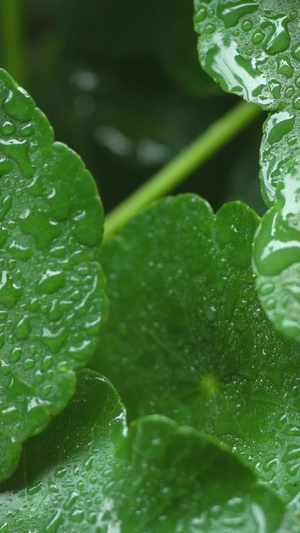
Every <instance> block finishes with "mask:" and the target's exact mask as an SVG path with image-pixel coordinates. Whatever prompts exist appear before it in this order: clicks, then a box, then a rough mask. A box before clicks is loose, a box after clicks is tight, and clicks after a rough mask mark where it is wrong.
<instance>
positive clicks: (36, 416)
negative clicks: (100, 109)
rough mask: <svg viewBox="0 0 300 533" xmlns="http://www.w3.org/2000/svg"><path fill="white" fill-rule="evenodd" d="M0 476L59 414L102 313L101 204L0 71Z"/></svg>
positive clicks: (84, 174)
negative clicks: (22, 445)
mask: <svg viewBox="0 0 300 533" xmlns="http://www.w3.org/2000/svg"><path fill="white" fill-rule="evenodd" d="M0 103H1V105H0V132H1V133H0V176H1V179H0V245H1V258H0V265H1V270H0V318H1V320H0V347H1V360H0V479H4V478H5V477H7V476H8V475H10V474H11V472H12V470H13V469H14V468H15V466H16V463H17V458H18V455H19V453H20V443H21V442H22V441H23V440H24V439H26V438H27V437H28V436H30V435H33V434H35V433H37V432H39V431H41V430H42V429H43V428H44V427H45V426H46V425H47V424H48V422H49V420H50V416H51V415H53V414H56V413H58V412H59V411H61V410H62V409H63V408H64V407H65V405H66V404H67V402H68V401H69V399H70V397H71V395H72V394H73V392H74V387H75V374H74V371H75V370H78V369H80V368H82V367H83V366H84V365H85V363H86V361H87V359H88V358H89V357H90V356H91V354H92V353H93V350H94V347H95V343H96V337H97V334H98V332H99V328H100V324H101V321H102V319H103V316H104V315H105V312H106V300H105V296H104V281H103V275H102V271H101V268H100V266H99V251H100V244H101V239H102V225H103V224H102V222H103V220H102V219H103V210H102V206H101V202H100V199H99V197H98V194H97V189H96V186H95V183H94V181H93V179H92V177H91V175H90V174H89V172H88V171H87V170H86V169H85V168H84V165H83V162H82V161H81V159H80V158H79V157H78V156H77V155H76V154H75V153H74V152H73V151H72V150H70V149H69V148H67V147H66V146H64V145H63V144H60V143H54V142H53V132H52V129H51V127H50V125H49V123H48V121H47V119H46V117H45V116H44V115H43V114H42V113H41V111H40V110H39V109H37V108H36V107H35V103H34V101H33V100H32V99H31V98H30V97H29V95H28V94H27V93H26V92H25V91H23V90H22V89H20V88H18V87H17V86H16V84H15V83H14V82H13V80H12V79H11V78H10V77H9V76H8V74H7V73H5V71H3V70H0Z"/></svg>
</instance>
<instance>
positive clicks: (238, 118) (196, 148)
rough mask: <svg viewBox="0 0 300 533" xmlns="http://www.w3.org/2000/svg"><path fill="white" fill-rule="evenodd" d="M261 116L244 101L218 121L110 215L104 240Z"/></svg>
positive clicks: (170, 189) (258, 109)
mask: <svg viewBox="0 0 300 533" xmlns="http://www.w3.org/2000/svg"><path fill="white" fill-rule="evenodd" d="M260 113H261V109H260V107H258V106H257V105H255V104H247V103H244V102H242V103H240V104H237V105H236V106H235V107H234V108H233V109H231V110H230V111H229V112H228V113H226V115H224V116H223V117H222V118H220V119H219V120H217V121H216V122H214V123H213V124H212V125H211V126H210V127H209V128H208V129H207V130H206V131H205V132H204V133H203V134H201V135H200V136H199V137H198V138H197V139H196V140H195V141H194V142H192V144H190V146H188V147H187V148H185V149H184V150H183V151H182V152H181V153H180V154H179V155H178V156H176V157H175V158H174V159H173V160H172V161H170V163H168V164H167V165H166V166H165V167H163V168H162V169H161V170H159V171H158V172H157V173H156V174H154V176H153V177H152V178H150V179H149V180H148V181H146V183H144V184H143V185H142V186H141V187H139V188H138V189H137V190H136V191H135V192H134V193H133V194H132V195H131V196H129V197H128V198H127V199H126V200H124V201H123V202H121V203H120V204H119V205H118V206H117V207H116V208H115V209H113V210H112V211H111V212H110V213H109V214H108V215H107V217H106V221H105V232H104V238H105V239H106V238H108V237H110V236H111V235H113V234H114V233H116V232H118V231H119V230H120V229H121V228H122V227H123V226H124V224H125V223H126V222H127V221H128V220H129V219H130V218H131V217H132V216H133V215H135V214H136V213H138V212H139V211H141V210H142V209H143V208H145V207H146V206H147V205H149V204H150V203H151V202H153V201H154V200H157V199H158V198H160V197H161V196H163V195H165V194H167V193H169V192H170V191H172V190H173V189H174V188H175V187H176V186H177V185H179V184H180V183H181V182H183V181H184V180H185V179H187V178H188V177H189V175H190V174H192V172H193V171H194V170H195V169H196V168H197V167H199V166H200V165H202V164H203V163H204V162H205V161H207V160H208V159H209V158H210V157H211V156H212V155H213V154H215V153H216V152H217V151H218V150H219V149H220V148H222V147H223V146H225V145H226V144H227V143H228V142H229V141H230V140H231V139H232V138H233V137H234V136H235V135H237V134H238V133H239V132H240V131H242V130H243V129H244V128H245V127H246V126H247V125H248V124H250V123H251V122H252V121H253V120H254V119H255V118H256V117H257V116H258V115H259V114H260Z"/></svg>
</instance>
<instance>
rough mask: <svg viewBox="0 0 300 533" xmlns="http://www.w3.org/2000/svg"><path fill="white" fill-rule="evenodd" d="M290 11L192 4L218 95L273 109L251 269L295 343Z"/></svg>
mask: <svg viewBox="0 0 300 533" xmlns="http://www.w3.org/2000/svg"><path fill="white" fill-rule="evenodd" d="M296 8H297V5H296V3H295V2H294V1H293V0H286V1H285V2H283V1H282V0H276V1H273V0H262V1H260V2H258V1H256V0H251V1H249V2H243V1H241V0H237V1H233V2H231V1H230V2H228V1H227V0H226V1H225V0H221V1H218V0H212V1H209V2H207V1H201V0H200V1H199V0H195V28H196V30H197V31H198V32H199V33H200V38H199V57H200V61H201V63H202V66H203V68H204V69H205V70H206V71H207V72H208V73H209V74H210V75H211V76H212V77H213V78H214V79H215V80H216V81H218V82H219V83H220V84H221V86H222V87H223V88H224V89H225V90H227V91H229V92H233V93H235V94H240V95H241V96H243V97H244V98H245V99H246V100H248V101H251V102H256V103H258V104H260V105H261V106H262V107H263V108H264V109H269V110H277V112H276V113H271V114H270V115H269V117H268V118H267V120H266V123H265V126H264V136H263V140H262V144H261V150H260V162H261V183H262V194H263V198H264V200H265V202H266V204H267V205H268V206H270V207H271V209H270V210H269V211H268V212H267V214H266V215H265V216H264V217H263V218H262V221H261V225H260V228H259V230H258V233H257V236H256V240H255V242H254V255H253V264H254V271H255V273H256V274H257V288H258V293H259V296H260V299H261V302H262V304H263V307H264V309H265V311H266V312H267V314H268V316H269V318H270V319H271V320H272V322H273V323H274V324H275V326H276V328H277V329H278V330H279V331H282V332H283V333H284V334H285V335H287V336H289V337H291V338H294V339H297V340H298V341H299V340H300V320H299V316H300V314H299V313H300V303H299V291H300V283H299V279H300V277H299V274H300V271H299V261H300V238H299V228H300V202H299V198H300V194H299V193H300V188H299V186H298V185H297V182H298V179H299V178H298V176H299V173H300V166H299V157H298V156H297V145H298V143H299V125H300V94H299V87H300V69H299V60H300V44H299V12H298V10H297V9H296ZM295 147H296V150H295ZM291 159H293V161H291ZM273 205H274V207H272V206H273Z"/></svg>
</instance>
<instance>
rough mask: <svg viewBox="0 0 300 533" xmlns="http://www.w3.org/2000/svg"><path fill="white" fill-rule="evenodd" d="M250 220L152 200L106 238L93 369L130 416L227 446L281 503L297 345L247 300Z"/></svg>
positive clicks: (295, 394) (299, 423) (294, 409)
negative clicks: (186, 428)
mask: <svg viewBox="0 0 300 533" xmlns="http://www.w3.org/2000/svg"><path fill="white" fill-rule="evenodd" d="M258 223H259V219H258V217H257V216H256V215H255V213H254V212H253V211H251V210H250V209H249V208H248V207H247V206H245V205H243V204H241V203H239V202H236V203H231V204H227V205H225V206H223V208H222V209H221V210H220V211H219V212H218V213H217V214H216V215H213V213H212V211H211V209H210V207H209V205H208V204H207V203H206V202H205V201H204V200H202V199H201V198H199V197H196V196H192V195H187V196H181V197H180V196H179V197H177V198H168V199H166V200H162V201H161V202H159V203H158V204H157V205H155V206H153V207H152V208H149V209H148V210H147V211H145V212H144V213H143V214H141V215H139V216H137V217H135V218H134V219H132V220H131V222H130V223H129V224H128V225H127V226H126V228H125V229H124V230H123V232H122V233H121V235H120V236H119V237H116V238H113V239H111V240H110V241H107V243H106V244H105V246H104V248H103V252H102V264H103V267H104V271H105V272H107V276H108V285H107V291H108V296H109V298H110V302H111V305H110V320H109V321H108V323H107V324H106V326H105V327H104V329H103V331H102V334H101V337H100V341H101V343H100V346H99V348H98V353H97V357H95V358H94V360H93V366H94V367H95V368H98V369H99V370H101V371H102V372H104V373H105V374H106V375H107V376H108V377H109V379H111V381H112V382H113V383H114V384H115V386H116V387H117V388H118V390H119V392H120V394H121V398H122V400H123V401H124V402H125V405H126V407H127V408H128V414H129V418H130V419H131V420H132V419H134V418H136V417H137V416H144V415H150V414H154V413H160V414H164V415H166V416H169V417H171V418H173V419H175V420H177V421H178V422H180V424H188V425H191V426H193V427H195V428H198V429H200V430H201V431H203V432H206V433H208V434H211V435H214V436H216V437H218V439H220V440H221V441H223V442H225V443H227V444H228V445H230V446H231V448H232V450H234V451H235V452H236V453H238V454H239V455H240V456H241V457H242V458H243V460H245V461H246V462H247V463H248V464H249V465H251V466H252V467H253V468H254V469H256V471H257V472H258V474H259V476H260V479H261V480H263V481H264V482H267V483H268V484H270V486H271V487H273V489H274V490H275V491H276V492H278V493H279V494H280V495H281V496H283V497H284V499H285V500H286V501H287V502H288V501H292V500H293V499H295V498H296V497H298V495H299V489H300V487H299V484H298V476H299V470H298V469H299V449H300V432H299V430H298V428H299V427H300V404H299V386H300V385H299V381H298V379H297V376H298V375H299V369H300V363H299V347H298V344H296V343H294V342H291V341H287V340H285V339H283V338H282V337H281V336H280V335H279V334H278V333H277V332H276V330H275V328H274V327H273V325H272V324H271V323H270V321H269V320H268V319H267V317H266V316H265V314H264V313H263V311H262V308H261V305H260V304H259V302H258V299H257V295H256V290H255V284H254V277H253V274H252V269H251V248H252V240H253V234H254V232H255V230H256V228H257V225H258Z"/></svg>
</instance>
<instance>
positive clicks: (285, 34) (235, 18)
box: [194, 0, 300, 110]
mask: <svg viewBox="0 0 300 533" xmlns="http://www.w3.org/2000/svg"><path fill="white" fill-rule="evenodd" d="M194 4H195V17H194V22H195V29H196V31H197V32H198V33H199V34H200V38H199V45H198V51H199V58H200V62H201V65H202V67H203V68H204V70H205V71H206V72H208V74H210V75H211V76H212V77H213V78H214V79H215V81H217V82H218V83H220V85H221V86H222V88H223V89H224V90H225V91H228V92H231V93H234V94H238V95H240V96H242V97H243V98H245V99H246V100H248V101H251V102H255V103H257V104H259V105H261V106H263V108H264V109H277V108H278V107H279V104H280V105H281V106H284V105H289V106H292V108H293V109H295V110H299V109H300V96H299V91H298V85H299V60H300V41H299V11H298V9H297V8H298V5H297V2H295V1H294V0H284V1H283V0H259V1H258V0H248V1H247V2H245V1H244V0H233V1H231V0H209V1H206V0H205V1H202V0H195V3H194Z"/></svg>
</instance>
